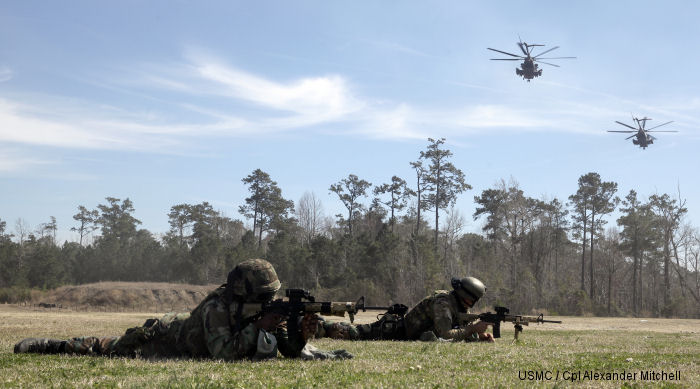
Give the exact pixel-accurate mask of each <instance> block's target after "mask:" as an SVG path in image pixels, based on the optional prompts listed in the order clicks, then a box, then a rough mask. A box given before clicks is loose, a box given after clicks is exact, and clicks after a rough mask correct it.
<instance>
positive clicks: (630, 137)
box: [625, 135, 637, 140]
mask: <svg viewBox="0 0 700 389" xmlns="http://www.w3.org/2000/svg"><path fill="white" fill-rule="evenodd" d="M635 136H637V135H630V136H628V137H627V138H625V140H627V139H632V138H634V137H635Z"/></svg>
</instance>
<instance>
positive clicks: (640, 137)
mask: <svg viewBox="0 0 700 389" xmlns="http://www.w3.org/2000/svg"><path fill="white" fill-rule="evenodd" d="M632 143H633V144H635V145H637V146H639V147H641V148H643V149H646V148H647V146H649V145H650V144H653V143H654V138H652V136H651V135H649V134H647V133H646V132H645V131H644V130H642V129H641V128H640V129H639V131H637V136H636V139H632Z"/></svg>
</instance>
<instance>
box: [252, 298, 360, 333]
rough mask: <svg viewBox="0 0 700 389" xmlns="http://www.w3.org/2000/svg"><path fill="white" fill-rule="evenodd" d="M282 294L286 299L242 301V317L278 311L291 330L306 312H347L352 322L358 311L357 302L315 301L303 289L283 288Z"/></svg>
mask: <svg viewBox="0 0 700 389" xmlns="http://www.w3.org/2000/svg"><path fill="white" fill-rule="evenodd" d="M284 294H285V296H286V297H287V301H285V300H282V299H277V300H273V301H270V302H268V303H244V304H243V308H242V311H241V314H242V316H243V317H246V318H252V319H253V320H255V319H257V318H259V317H261V316H262V315H264V314H266V313H278V314H280V315H282V316H284V317H285V318H287V325H288V326H289V327H290V330H291V329H292V328H295V327H296V326H297V320H298V318H299V317H301V316H304V314H306V313H320V314H321V315H331V316H340V317H345V313H347V314H348V316H350V322H351V323H352V322H354V320H355V314H356V313H357V312H358V309H357V304H358V303H353V302H336V301H324V302H316V299H315V298H314V296H312V295H311V294H310V293H309V291H307V290H303V289H285V291H284ZM304 300H305V301H304ZM359 301H362V304H363V305H364V300H363V299H360V300H358V302H359Z"/></svg>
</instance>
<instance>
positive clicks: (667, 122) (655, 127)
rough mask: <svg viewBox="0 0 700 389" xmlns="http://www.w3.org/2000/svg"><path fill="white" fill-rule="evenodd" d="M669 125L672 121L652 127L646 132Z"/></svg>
mask: <svg viewBox="0 0 700 389" xmlns="http://www.w3.org/2000/svg"><path fill="white" fill-rule="evenodd" d="M669 123H673V120H671V121H670V122H666V123H664V124H659V125H658V126H654V127H652V128H650V129H648V130H647V131H651V130H653V129H655V128H658V127H661V126H665V125H667V124H669Z"/></svg>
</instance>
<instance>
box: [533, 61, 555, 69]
mask: <svg viewBox="0 0 700 389" xmlns="http://www.w3.org/2000/svg"><path fill="white" fill-rule="evenodd" d="M534 61H535V62H538V63H543V64H545V65H549V66H554V67H557V68H560V67H561V66H559V65H555V64H553V63H549V62H544V61H540V60H539V59H535V60H534Z"/></svg>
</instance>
